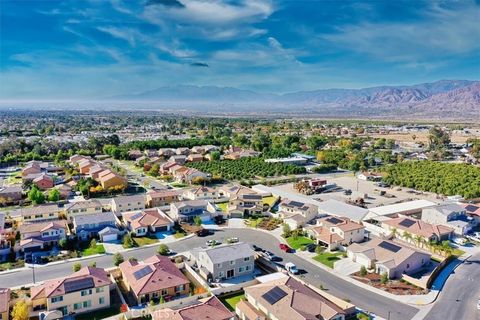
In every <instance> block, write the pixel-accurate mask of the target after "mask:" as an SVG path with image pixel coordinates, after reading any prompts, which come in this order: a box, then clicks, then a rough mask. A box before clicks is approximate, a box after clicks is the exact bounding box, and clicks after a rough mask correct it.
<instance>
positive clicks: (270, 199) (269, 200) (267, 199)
mask: <svg viewBox="0 0 480 320" xmlns="http://www.w3.org/2000/svg"><path fill="white" fill-rule="evenodd" d="M262 200H263V204H268V205H269V206H270V207H271V206H273V204H274V203H275V202H276V201H277V198H276V197H274V196H269V197H263V199H262Z"/></svg>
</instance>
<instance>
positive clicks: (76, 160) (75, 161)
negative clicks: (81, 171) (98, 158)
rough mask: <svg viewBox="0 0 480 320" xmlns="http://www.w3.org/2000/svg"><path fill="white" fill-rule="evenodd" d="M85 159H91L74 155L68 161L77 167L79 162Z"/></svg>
mask: <svg viewBox="0 0 480 320" xmlns="http://www.w3.org/2000/svg"><path fill="white" fill-rule="evenodd" d="M86 159H91V158H90V157H87V156H82V155H79V154H75V155H73V156H71V157H70V158H69V160H68V161H69V162H70V163H71V164H72V165H74V166H77V165H78V163H79V162H80V161H82V160H86Z"/></svg>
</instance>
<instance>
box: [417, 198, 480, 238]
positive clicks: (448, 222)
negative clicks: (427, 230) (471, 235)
mask: <svg viewBox="0 0 480 320" xmlns="http://www.w3.org/2000/svg"><path fill="white" fill-rule="evenodd" d="M421 219H422V221H425V222H428V223H431V224H436V225H443V226H446V227H450V228H453V232H454V233H455V234H457V235H461V236H463V235H465V234H466V233H468V232H469V231H470V230H471V229H472V228H473V226H474V224H475V222H474V220H473V219H472V218H470V217H468V216H467V213H466V210H465V208H464V207H462V206H461V205H459V204H456V203H446V204H440V205H437V206H434V207H430V208H426V209H423V210H422V218H421Z"/></svg>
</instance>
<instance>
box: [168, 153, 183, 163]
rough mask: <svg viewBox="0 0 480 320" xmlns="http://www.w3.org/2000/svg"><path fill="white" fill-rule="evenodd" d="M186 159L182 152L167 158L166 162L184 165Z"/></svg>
mask: <svg viewBox="0 0 480 320" xmlns="http://www.w3.org/2000/svg"><path fill="white" fill-rule="evenodd" d="M186 161H187V156H186V155H182V154H179V155H173V156H171V157H170V158H168V162H173V163H176V164H178V165H184V164H185V162H186Z"/></svg>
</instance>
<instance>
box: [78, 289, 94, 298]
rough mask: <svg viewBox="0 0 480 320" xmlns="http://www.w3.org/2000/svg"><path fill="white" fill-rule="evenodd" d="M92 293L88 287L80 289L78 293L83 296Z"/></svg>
mask: <svg viewBox="0 0 480 320" xmlns="http://www.w3.org/2000/svg"><path fill="white" fill-rule="evenodd" d="M91 294H92V289H88V290H82V291H81V293H80V295H81V296H82V297H83V296H88V295H91Z"/></svg>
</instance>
